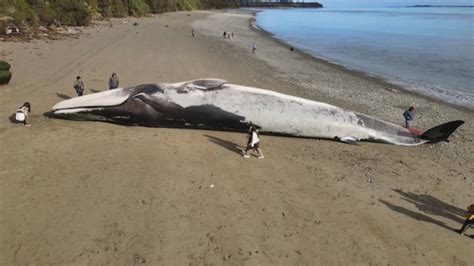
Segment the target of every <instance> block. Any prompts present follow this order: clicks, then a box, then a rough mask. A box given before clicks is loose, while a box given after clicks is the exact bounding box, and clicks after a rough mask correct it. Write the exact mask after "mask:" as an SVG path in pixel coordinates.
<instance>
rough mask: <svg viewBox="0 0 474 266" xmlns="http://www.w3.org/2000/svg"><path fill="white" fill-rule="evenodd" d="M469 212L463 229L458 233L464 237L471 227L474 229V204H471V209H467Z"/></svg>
mask: <svg viewBox="0 0 474 266" xmlns="http://www.w3.org/2000/svg"><path fill="white" fill-rule="evenodd" d="M467 211H468V213H469V214H468V215H467V217H466V220H464V224H463V225H462V227H461V229H459V230H457V232H458V233H460V234H461V235H464V233H465V232H466V230H467V229H468V228H469V227H474V204H471V205H470V206H469V207H467Z"/></svg>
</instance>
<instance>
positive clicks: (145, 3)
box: [0, 0, 238, 26]
mask: <svg viewBox="0 0 474 266" xmlns="http://www.w3.org/2000/svg"><path fill="white" fill-rule="evenodd" d="M228 7H238V1H237V0H0V19H1V17H3V16H8V17H12V18H13V19H14V21H15V23H16V24H22V23H26V24H30V25H34V24H51V23H53V22H55V21H56V22H59V23H61V24H62V25H70V26H82V25H88V24H89V22H90V20H91V19H92V17H126V16H143V15H146V14H149V13H162V12H168V11H179V10H196V9H211V8H228ZM0 22H1V21H0Z"/></svg>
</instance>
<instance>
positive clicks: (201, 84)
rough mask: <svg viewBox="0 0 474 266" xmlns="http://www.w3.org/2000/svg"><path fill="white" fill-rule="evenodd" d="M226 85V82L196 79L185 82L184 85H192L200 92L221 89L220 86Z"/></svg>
mask: <svg viewBox="0 0 474 266" xmlns="http://www.w3.org/2000/svg"><path fill="white" fill-rule="evenodd" d="M226 83H227V81H225V80H222V79H196V80H193V81H189V82H186V85H188V86H189V85H193V86H195V87H196V89H201V90H214V89H219V88H221V86H222V85H224V84H226Z"/></svg>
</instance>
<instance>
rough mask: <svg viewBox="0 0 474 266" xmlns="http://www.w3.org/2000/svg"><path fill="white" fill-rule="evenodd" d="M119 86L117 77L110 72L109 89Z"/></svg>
mask: <svg viewBox="0 0 474 266" xmlns="http://www.w3.org/2000/svg"><path fill="white" fill-rule="evenodd" d="M118 87H119V79H118V77H117V74H115V73H112V76H111V77H110V79H109V90H113V89H116V88H118Z"/></svg>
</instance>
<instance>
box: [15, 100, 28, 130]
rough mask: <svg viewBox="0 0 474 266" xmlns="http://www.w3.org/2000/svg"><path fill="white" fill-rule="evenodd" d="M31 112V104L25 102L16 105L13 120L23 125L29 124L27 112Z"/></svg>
mask: <svg viewBox="0 0 474 266" xmlns="http://www.w3.org/2000/svg"><path fill="white" fill-rule="evenodd" d="M30 112H31V104H30V103H29V102H25V103H24V104H23V105H22V106H20V107H18V109H17V110H16V112H15V120H16V121H17V122H19V123H23V125H24V126H29V124H28V114H29V113H30Z"/></svg>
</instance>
